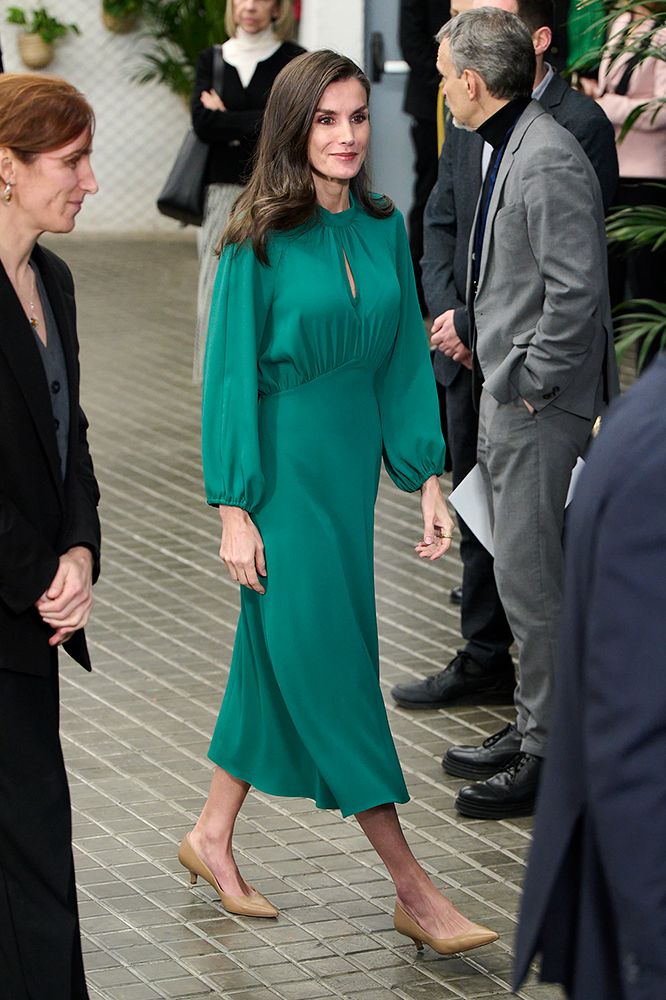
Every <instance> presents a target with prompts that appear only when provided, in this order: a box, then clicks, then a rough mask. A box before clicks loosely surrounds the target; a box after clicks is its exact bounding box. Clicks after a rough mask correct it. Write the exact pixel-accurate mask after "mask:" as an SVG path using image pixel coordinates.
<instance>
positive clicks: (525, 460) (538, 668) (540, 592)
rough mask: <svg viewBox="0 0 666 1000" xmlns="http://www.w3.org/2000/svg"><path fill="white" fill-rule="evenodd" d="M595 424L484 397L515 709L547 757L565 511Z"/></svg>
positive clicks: (482, 446) (527, 737) (482, 437)
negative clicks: (512, 649)
mask: <svg viewBox="0 0 666 1000" xmlns="http://www.w3.org/2000/svg"><path fill="white" fill-rule="evenodd" d="M591 429H592V421H591V420H587V419H585V418H583V417H578V416H575V415H574V414H572V413H568V412H567V411H565V410H560V409H558V408H557V407H555V406H553V405H552V404H551V405H549V406H546V407H545V408H544V409H543V410H540V411H539V412H537V413H536V414H534V415H532V414H531V413H530V412H529V410H528V409H527V407H526V406H525V404H524V403H523V401H522V399H515V400H513V401H512V402H510V403H498V402H497V401H496V400H495V399H494V398H493V397H492V396H491V395H490V394H489V393H487V392H486V391H485V390H484V392H483V393H482V395H481V405H480V412H479V438H478V461H479V466H480V469H481V473H482V475H483V478H484V481H485V484H486V490H487V493H488V499H489V504H490V511H491V523H492V525H493V539H494V544H495V579H496V581H497V590H498V592H499V595H500V598H501V601H502V604H503V606H504V610H505V612H506V616H507V619H508V621H509V625H510V626H511V630H512V632H513V635H514V638H515V640H516V644H517V646H518V653H519V667H518V675H519V676H518V684H517V686H516V693H515V704H516V712H517V726H518V731H519V733H520V734H521V736H522V744H521V747H522V749H523V750H524V751H526V752H527V753H533V754H537V755H538V756H540V757H543V756H544V754H545V748H546V742H547V739H548V731H549V724H550V709H551V687H552V679H553V676H554V671H555V667H556V662H557V640H558V628H559V617H560V606H561V600H562V568H563V567H562V561H563V550H562V532H563V528H564V507H565V502H566V497H567V492H568V489H569V483H570V480H571V472H572V470H573V468H574V466H575V464H576V460H577V458H578V456H579V455H581V454H582V453H583V451H584V449H585V446H586V444H587V441H588V439H589V436H590V431H591Z"/></svg>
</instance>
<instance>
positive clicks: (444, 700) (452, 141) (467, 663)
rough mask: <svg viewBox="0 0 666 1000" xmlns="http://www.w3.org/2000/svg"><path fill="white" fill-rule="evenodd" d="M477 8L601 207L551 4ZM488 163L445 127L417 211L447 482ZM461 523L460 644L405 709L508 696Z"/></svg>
mask: <svg viewBox="0 0 666 1000" xmlns="http://www.w3.org/2000/svg"><path fill="white" fill-rule="evenodd" d="M484 6H495V7H503V8H504V9H507V10H509V11H510V12H512V13H517V14H518V16H519V17H521V18H522V20H523V21H524V22H525V23H526V25H527V26H528V28H529V30H530V32H531V33H532V38H533V41H534V48H535V52H536V57H537V59H536V62H537V71H536V76H535V81H534V90H533V95H532V96H533V97H535V98H536V99H537V100H539V101H540V102H541V104H542V105H543V106H544V107H545V108H546V109H547V110H548V111H549V112H550V114H551V115H552V116H553V117H554V118H555V120H556V121H557V122H558V123H559V124H560V125H562V126H563V127H564V128H566V129H568V131H570V132H571V133H572V134H573V135H574V136H575V137H576V138H577V139H578V141H579V142H580V144H581V146H582V147H583V149H584V150H585V152H586V153H587V155H588V157H589V159H590V162H591V163H592V166H593V167H594V169H595V171H596V174H597V177H598V179H599V183H600V185H601V191H602V195H603V201H604V206H605V208H606V209H607V208H608V206H609V204H610V202H611V200H612V197H613V195H614V192H615V187H616V185H617V178H618V167H617V155H616V152H615V136H614V131H613V126H612V125H611V123H610V122H609V120H608V118H607V117H606V115H605V114H604V113H603V111H601V109H600V108H599V107H598V105H597V104H596V103H595V102H594V101H592V100H590V99H589V98H586V97H584V96H583V95H582V94H579V93H577V92H576V91H573V90H572V89H571V88H570V87H569V86H568V84H567V83H566V82H565V81H564V80H563V79H562V78H561V77H559V76H558V75H557V73H555V72H554V70H553V69H552V67H551V66H549V65H548V63H546V61H545V55H546V53H547V51H548V49H549V46H550V43H551V39H552V25H553V3H552V0H488V2H487V3H485V4H484ZM488 160H489V153H488V152H487V151H485V150H484V142H483V139H482V138H481V136H480V135H478V134H477V133H474V132H468V131H464V130H462V129H458V128H455V127H449V128H448V129H447V137H446V141H445V143H444V149H443V152H442V157H441V160H440V165H439V174H438V180H437V184H436V185H435V188H434V189H433V191H432V194H431V196H430V198H429V200H428V204H427V207H426V213H425V226H424V242H425V247H424V257H423V261H422V268H423V285H424V289H425V295H426V301H427V304H428V307H429V310H430V313H431V315H432V316H434V317H435V321H434V324H433V338H432V343H433V346H435V347H436V348H437V351H436V354H435V375H436V377H437V381H438V382H439V383H440V385H442V386H444V387H445V395H446V416H447V421H448V435H447V447H448V450H449V454H450V457H451V461H452V466H453V485H454V487H455V486H457V485H458V483H460V482H461V481H462V480H463V479H464V478H465V476H466V475H467V474H468V473H469V472H470V471H471V469H472V468H473V467H474V465H475V463H476V444H477V430H478V414H477V412H476V410H475V406H474V400H473V398H472V373H471V354H470V350H469V346H468V343H469V341H468V337H469V320H468V316H467V309H466V306H465V290H466V282H467V253H468V246H469V240H470V234H471V231H472V224H473V220H474V214H475V210H476V203H477V201H478V197H479V193H480V190H481V183H482V176H483V174H484V173H485V169H486V167H487V164H488ZM459 525H460V533H461V545H460V554H461V558H462V561H463V586H462V606H461V631H462V635H463V638H464V639H465V645H464V647H463V649H462V650H461V651H460V652H459V653H458V654H457V655H456V656H455V657H454V659H453V660H452V661H451V663H449V665H448V666H447V667H446V668H445V669H444V670H441V671H439V672H438V673H436V674H434V675H431V676H430V677H427V678H425V679H424V680H422V681H417V682H414V683H411V684H399V685H397V686H396V687H394V688H393V690H392V692H391V693H392V695H393V698H394V699H395V701H396V702H397V703H398V704H399V705H401V706H402V707H403V708H442V707H445V706H448V705H450V704H453V703H456V702H460V701H464V700H468V699H469V700H472V701H474V702H486V701H491V700H497V699H504V700H506V699H507V698H508V697H510V694H511V692H512V690H513V687H514V672H513V663H512V660H511V656H510V653H509V648H510V646H511V644H512V640H513V637H512V634H511V630H510V628H509V624H508V622H507V620H506V616H505V614H504V609H503V608H502V604H501V602H500V599H499V595H498V593H497V588H496V585H495V578H494V573H493V560H492V557H491V556H490V554H489V553H488V552H487V551H486V549H485V548H484V547H483V546H482V545H481V543H480V542H479V541H478V540H477V539H476V538H475V536H474V535H473V534H472V533H471V532H470V530H469V529H468V527H467V526H466V525H465V524H464V522H463V521H462V520H460V519H459ZM519 749H520V737H519V736H518V733H517V732H516V730H515V727H508V729H507V731H506V733H505V734H504V735H503V737H502V738H501V739H499V740H496V741H495V740H494V738H493V742H492V743H491V744H490V745H489V746H483V747H481V748H479V750H478V752H473V753H471V748H465V751H464V753H463V755H462V759H458V757H459V755H458V753H457V748H452V749H451V750H449V751H448V753H447V754H446V756H445V758H444V762H443V763H444V767H445V770H446V771H447V772H448V773H450V774H454V775H456V776H459V777H470V778H484V777H487V776H488V775H489V774H492V773H494V772H496V771H498V770H500V769H501V767H502V766H503V765H504V764H505V763H506V762H507V761H508V760H510V759H511V758H512V757H513V755H514V754H515V753H516V752H517V751H518V750H519ZM470 753H471V758H470Z"/></svg>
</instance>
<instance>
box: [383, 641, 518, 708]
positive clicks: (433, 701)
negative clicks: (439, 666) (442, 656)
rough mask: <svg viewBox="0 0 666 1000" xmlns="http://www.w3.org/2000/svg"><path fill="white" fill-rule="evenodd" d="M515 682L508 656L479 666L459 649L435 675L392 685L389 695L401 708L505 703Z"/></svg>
mask: <svg viewBox="0 0 666 1000" xmlns="http://www.w3.org/2000/svg"><path fill="white" fill-rule="evenodd" d="M515 685H516V680H515V676H514V672H513V662H512V660H511V657H510V656H507V658H506V661H505V662H501V663H500V664H498V665H497V666H494V667H483V666H481V664H480V663H477V662H476V660H475V659H473V657H471V656H470V655H469V653H464V652H460V653H458V654H457V655H456V656H454V658H453V659H452V660H451V662H450V663H449V665H448V667H445V668H444V670H440V671H439V673H438V674H431V675H430V677H425V678H424V679H423V680H422V681H412V682H411V684H396V686H395V687H394V688H392V689H391V697H392V698H393V700H394V701H395V702H397V704H398V705H400V707H401V708H445V707H446V706H447V705H453V704H457V705H462V704H472V705H476V704H483V705H487V704H490V703H491V702H492V703H493V704H497V703H501V704H506V703H507V702H510V701H511V699H512V698H513V689H514V687H515Z"/></svg>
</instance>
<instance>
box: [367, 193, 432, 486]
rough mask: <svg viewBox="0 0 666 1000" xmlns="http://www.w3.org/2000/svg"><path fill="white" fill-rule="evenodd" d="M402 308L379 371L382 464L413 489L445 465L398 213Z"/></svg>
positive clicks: (425, 346) (401, 483)
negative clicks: (387, 351)
mask: <svg viewBox="0 0 666 1000" xmlns="http://www.w3.org/2000/svg"><path fill="white" fill-rule="evenodd" d="M394 215H395V226H396V230H397V233H396V270H397V276H398V281H399V283H400V291H401V296H400V313H399V316H398V326H397V331H396V337H395V341H394V344H393V348H392V350H391V353H390V355H389V357H388V358H387V360H386V362H385V363H384V365H383V366H382V368H381V369H380V371H379V372H378V374H377V383H376V386H377V400H378V403H379V416H380V420H381V427H382V444H383V454H384V465H385V467H386V471H387V472H388V474H389V476H390V477H391V479H392V480H393V482H394V483H395V484H396V486H398V488H399V489H401V490H405V491H406V492H408V493H412V492H414V491H415V490H418V489H419V488H420V487H421V486H422V485H423V483H424V482H425V481H426V479H429V478H430V476H433V475H436V476H439V475H441V473H442V472H443V470H444V441H443V439H442V432H441V427H440V420H439V406H438V402H437V390H436V388H435V379H434V377H433V372H432V364H431V362H430V357H429V352H428V343H427V340H426V335H425V330H424V328H423V319H422V318H421V310H420V308H419V301H418V296H417V294H416V283H415V280H414V268H413V265H412V259H411V256H410V253H409V243H408V241H407V233H406V232H405V225H404V222H403V219H402V216H401V215H400V213H399V212H397V211H396V212H395V213H394Z"/></svg>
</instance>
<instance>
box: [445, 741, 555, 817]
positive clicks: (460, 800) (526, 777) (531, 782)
mask: <svg viewBox="0 0 666 1000" xmlns="http://www.w3.org/2000/svg"><path fill="white" fill-rule="evenodd" d="M542 764H543V758H542V757H536V756H535V755H534V754H531V753H525V752H524V751H522V750H521V751H520V753H517V754H516V756H515V757H514V758H513V760H512V761H511V763H510V764H508V765H507V767H505V768H504V770H503V771H500V772H499V773H498V774H494V775H493V777H492V778H488V780H487V781H480V782H478V784H476V785H465V786H464V787H463V788H461V789H460V791H459V792H458V796H457V798H456V809H457V810H458V812H459V813H460V815H461V816H473V817H474V818H476V819H509V818H510V817H511V816H531V815H532V813H533V812H534V803H535V802H536V794H537V789H538V787H539V777H540V775H541V766H542Z"/></svg>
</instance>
